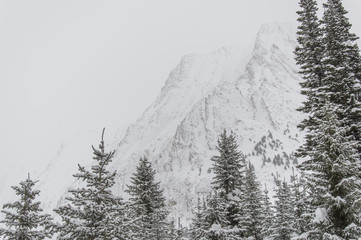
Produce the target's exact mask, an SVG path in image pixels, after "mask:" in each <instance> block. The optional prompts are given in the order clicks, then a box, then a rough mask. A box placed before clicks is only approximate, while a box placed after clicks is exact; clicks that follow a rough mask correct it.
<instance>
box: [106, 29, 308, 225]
mask: <svg viewBox="0 0 361 240" xmlns="http://www.w3.org/2000/svg"><path fill="white" fill-rule="evenodd" d="M295 29H296V28H295V27H294V26H292V25H288V24H267V25H264V26H263V27H262V28H261V29H260V31H259V33H258V36H257V40H256V43H255V47H254V49H253V52H252V53H251V54H249V53H247V52H243V51H241V50H240V49H237V48H222V49H220V50H218V51H216V52H213V53H210V54H205V55H188V56H185V57H183V58H182V60H181V62H180V64H179V65H178V66H177V67H176V68H175V69H174V70H173V71H172V72H171V74H170V76H169V78H168V80H167V81H166V83H165V85H164V87H163V88H162V91H161V94H160V95H159V97H158V98H157V99H156V100H155V101H154V103H153V104H152V105H151V106H150V107H149V108H148V109H147V110H146V111H145V112H144V114H143V115H142V116H141V117H140V118H139V120H138V121H137V122H136V123H134V124H133V125H131V126H130V127H129V128H128V130H127V132H126V134H125V136H124V138H123V140H121V141H120V142H119V145H118V147H117V149H116V150H117V155H116V159H115V161H114V163H113V165H112V167H113V169H116V170H117V171H118V173H119V174H120V179H121V181H120V182H119V186H118V188H119V190H120V192H122V190H124V186H125V185H126V184H127V183H128V182H129V178H130V175H131V173H133V172H134V170H135V167H136V165H137V164H138V160H139V157H140V156H142V155H145V156H147V157H148V158H149V159H150V161H151V162H152V163H153V166H154V167H155V169H156V170H157V176H158V180H159V181H161V183H162V187H163V188H164V189H165V194H166V197H167V199H168V204H169V207H170V208H171V209H172V212H174V213H175V217H180V218H181V219H187V218H189V217H190V216H191V215H192V210H193V207H194V206H195V203H196V201H197V196H198V195H204V194H207V193H209V192H210V189H211V182H212V177H213V173H212V171H211V166H212V162H211V161H210V158H211V157H212V156H213V155H215V154H217V151H216V150H215V145H216V143H217V138H218V135H219V134H220V133H221V132H222V131H223V129H224V128H225V129H227V130H228V131H231V130H232V131H234V133H235V134H236V136H237V138H238V143H239V150H241V151H242V152H243V153H244V155H245V156H246V159H247V160H249V161H251V162H252V164H254V165H255V167H256V171H257V175H258V177H259V179H260V180H261V181H262V182H264V183H267V185H268V186H267V188H268V190H269V191H270V192H272V188H273V182H274V176H277V175H279V177H280V178H282V179H283V178H285V179H286V180H289V175H290V173H291V172H292V171H291V169H292V167H293V166H294V164H295V163H296V159H294V157H293V156H292V152H293V151H295V149H296V148H297V147H298V146H299V145H300V139H301V137H300V133H299V132H298V130H297V128H296V125H297V124H298V123H299V122H300V119H301V118H302V116H301V114H300V113H299V112H297V111H296V108H298V107H299V106H300V105H301V102H302V97H301V95H300V93H299V92H300V87H299V81H300V77H299V75H298V74H297V71H298V70H297V67H296V64H295V61H294V55H293V51H294V49H295V46H296V40H295V39H296V37H295V36H296V34H295Z"/></svg>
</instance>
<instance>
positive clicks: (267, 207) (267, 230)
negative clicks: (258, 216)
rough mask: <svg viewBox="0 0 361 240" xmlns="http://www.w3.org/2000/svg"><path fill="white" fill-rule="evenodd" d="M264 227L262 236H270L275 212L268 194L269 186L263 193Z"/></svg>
mask: <svg viewBox="0 0 361 240" xmlns="http://www.w3.org/2000/svg"><path fill="white" fill-rule="evenodd" d="M262 210H263V212H262V217H263V221H262V229H261V236H262V237H263V238H265V237H267V236H269V235H270V234H271V227H272V226H273V223H274V219H273V218H274V212H273V209H272V205H271V202H270V199H269V196H268V191H267V187H266V186H265V190H264V193H263V199H262Z"/></svg>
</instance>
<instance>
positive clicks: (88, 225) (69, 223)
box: [54, 130, 129, 240]
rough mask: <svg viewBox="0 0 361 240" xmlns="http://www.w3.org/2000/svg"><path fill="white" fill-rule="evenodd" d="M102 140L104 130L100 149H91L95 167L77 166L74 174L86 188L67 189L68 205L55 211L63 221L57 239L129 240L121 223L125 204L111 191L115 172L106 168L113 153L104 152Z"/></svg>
mask: <svg viewBox="0 0 361 240" xmlns="http://www.w3.org/2000/svg"><path fill="white" fill-rule="evenodd" d="M103 137H104V130H103V133H102V138H101V142H100V144H99V149H95V148H94V147H93V146H92V148H93V154H94V157H93V159H94V160H95V164H94V165H92V166H91V170H90V171H89V170H87V169H86V168H85V167H82V166H80V165H79V170H78V171H79V172H78V173H76V174H74V175H73V176H74V177H75V178H77V179H78V180H81V181H82V182H85V183H86V185H85V186H83V187H81V188H77V189H73V190H70V191H69V193H70V194H71V195H70V196H69V197H66V202H67V203H66V204H65V205H63V206H61V207H59V208H58V209H56V210H54V211H55V212H56V213H57V214H59V215H60V217H61V219H62V223H60V224H59V225H58V227H57V231H58V233H59V236H58V239H72V240H74V239H76V240H100V239H129V237H128V231H127V229H126V227H125V223H124V222H125V209H124V207H125V205H124V203H123V200H122V199H121V198H120V197H117V196H114V195H113V193H112V191H111V188H112V187H113V186H114V184H115V177H116V172H115V171H113V172H111V171H109V170H108V169H107V167H108V165H109V164H110V163H111V162H112V159H113V156H114V151H113V152H108V153H107V152H105V146H104V140H103Z"/></svg>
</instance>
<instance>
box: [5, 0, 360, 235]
mask: <svg viewBox="0 0 361 240" xmlns="http://www.w3.org/2000/svg"><path fill="white" fill-rule="evenodd" d="M299 6H300V10H299V11H298V12H297V14H298V22H299V26H298V31H297V42H298V46H297V48H296V49H295V59H296V63H297V65H298V66H299V68H300V75H301V76H302V79H303V81H302V82H301V87H302V91H301V93H302V94H303V95H304V96H305V97H306V100H305V101H304V102H303V103H302V106H301V107H300V108H299V109H298V110H299V111H301V112H304V113H305V114H306V116H307V117H306V118H305V119H304V120H302V121H301V122H300V124H299V128H300V129H301V130H302V131H304V132H305V136H306V137H305V143H304V144H302V145H301V146H300V147H299V149H298V150H297V153H296V154H295V156H296V157H297V158H298V159H299V160H300V161H299V162H301V163H300V164H299V165H298V166H297V168H298V173H299V174H298V175H296V174H293V176H292V178H291V180H290V181H286V180H285V179H277V178H276V179H275V182H276V189H274V197H273V201H272V200H271V199H270V198H269V194H268V191H267V188H263V190H262V187H261V185H260V183H259V181H258V180H257V178H256V175H255V171H254V167H253V165H252V163H251V162H246V161H245V158H244V156H243V154H242V153H241V152H240V151H239V150H238V144H237V141H236V136H235V135H234V134H233V133H232V132H230V133H229V134H228V133H227V132H226V130H224V131H223V133H221V134H220V136H219V138H218V141H217V146H216V147H217V150H218V155H216V156H213V157H212V159H211V161H212V162H213V165H212V171H213V175H214V177H213V181H212V192H211V194H210V195H209V196H206V197H205V198H202V199H201V198H198V201H197V205H196V206H195V209H196V211H195V213H194V218H193V220H192V223H191V225H190V229H189V231H188V233H187V234H183V235H184V236H183V237H189V238H190V239H193V240H231V239H232V240H233V239H248V240H250V239H253V240H261V239H268V240H271V239H273V240H290V239H293V240H301V239H303V240H306V239H307V240H316V239H317V240H320V239H322V240H353V239H360V238H361V57H360V51H359V48H358V46H357V44H356V40H357V39H358V38H357V36H356V35H355V34H353V33H351V32H350V30H351V24H350V22H349V19H348V18H347V16H346V15H347V11H346V10H345V9H344V7H343V5H342V1H341V0H327V1H326V3H325V4H324V5H323V8H324V12H323V17H322V19H318V15H317V14H318V6H317V1H315V0H299ZM103 133H104V132H103ZM93 152H94V159H95V161H96V164H95V165H93V166H92V167H91V169H90V170H89V169H86V168H84V167H82V166H79V167H78V172H77V173H76V174H75V175H74V177H75V178H77V179H79V180H81V181H82V182H84V183H85V186H83V187H80V188H76V189H72V190H70V191H69V196H68V197H66V199H65V200H66V201H65V203H64V205H62V206H60V207H59V208H57V209H55V210H54V211H55V213H56V214H57V215H58V216H59V218H60V219H61V222H60V223H57V224H55V223H54V221H53V220H52V218H51V217H50V215H48V214H43V213H42V211H41V209H40V203H39V202H35V201H34V200H35V197H36V196H37V195H39V191H37V190H33V186H34V184H35V182H34V181H32V180H31V179H30V178H28V179H26V180H25V181H23V182H21V183H20V185H19V186H14V187H13V189H14V190H15V192H16V194H17V195H19V197H20V200H18V201H16V202H14V203H9V204H5V205H4V206H3V210H2V212H3V213H4V214H5V219H4V220H3V221H2V223H3V224H4V225H5V226H6V228H1V229H0V235H1V236H3V238H4V239H16V240H24V239H46V238H51V237H53V236H56V237H57V238H58V239H79V240H80V239H84V240H85V239H90V240H95V239H121V240H122V239H134V240H138V239H139V240H146V239H147V240H153V239H154V240H155V239H157V240H161V239H164V240H168V239H180V237H181V236H180V235H182V234H176V231H175V229H174V226H172V224H171V223H170V222H169V220H168V218H167V216H168V214H169V213H168V211H167V210H166V208H165V198H164V196H163V190H162V189H161V188H160V186H159V182H156V181H155V171H154V170H153V169H152V165H151V163H150V162H149V161H148V160H147V159H146V158H145V157H144V158H141V159H140V162H139V165H138V167H137V169H136V172H135V173H134V174H133V176H132V178H131V183H130V185H128V186H127V189H126V192H127V193H128V194H129V195H130V199H129V201H124V200H123V199H122V198H121V197H119V196H115V195H113V193H112V191H111V188H112V186H114V184H115V177H116V172H115V171H110V170H108V169H107V166H108V165H109V163H110V162H111V161H112V158H113V156H114V152H105V149H104V140H103V135H102V139H101V142H100V145H99V148H98V149H96V148H93ZM54 234H55V235H54Z"/></svg>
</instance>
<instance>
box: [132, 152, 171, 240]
mask: <svg viewBox="0 0 361 240" xmlns="http://www.w3.org/2000/svg"><path fill="white" fill-rule="evenodd" d="M127 187H128V189H127V190H126V191H127V192H128V193H129V194H130V196H131V198H130V208H131V217H132V219H133V222H134V224H133V226H132V228H133V237H132V239H136V240H165V239H168V236H167V233H168V231H169V223H168V222H167V215H168V212H167V211H166V210H165V198H164V197H163V190H162V189H161V188H160V183H159V182H155V170H153V169H152V165H151V163H150V162H149V161H148V159H147V158H146V157H143V158H141V159H140V162H139V165H138V166H137V170H136V173H134V174H133V176H132V177H131V185H129V186H127Z"/></svg>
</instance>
